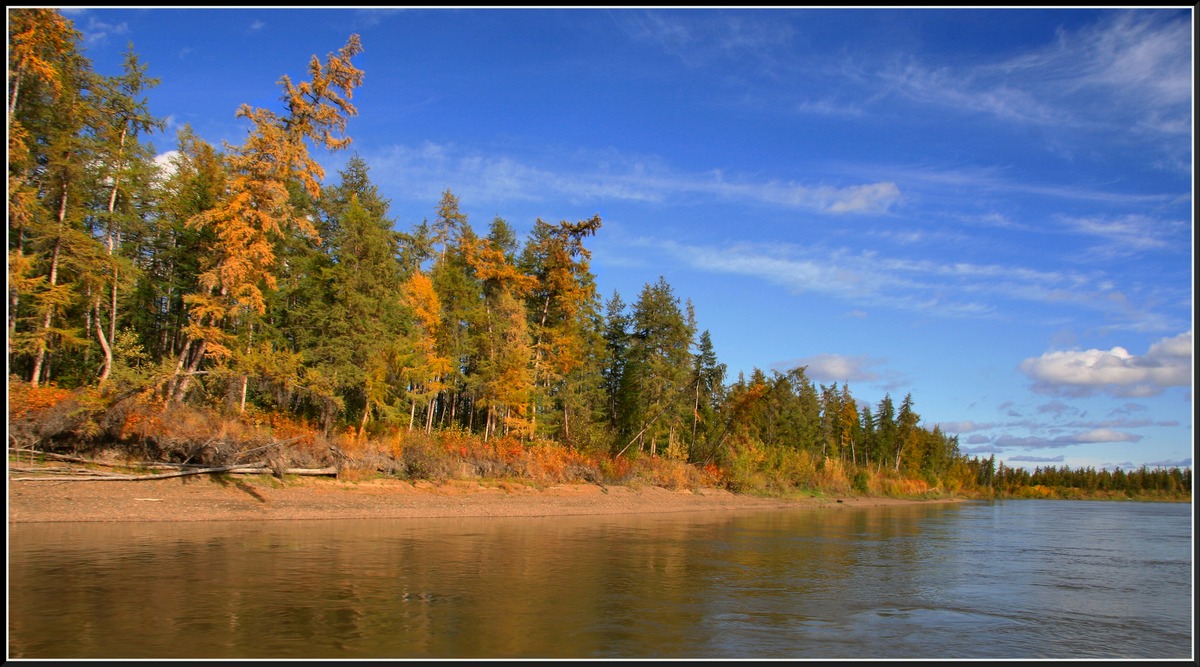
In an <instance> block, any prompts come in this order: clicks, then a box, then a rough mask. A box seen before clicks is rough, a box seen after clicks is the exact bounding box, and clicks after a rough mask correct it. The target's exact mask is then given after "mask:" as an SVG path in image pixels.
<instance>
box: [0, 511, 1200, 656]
mask: <svg viewBox="0 0 1200 667" xmlns="http://www.w3.org/2000/svg"><path fill="white" fill-rule="evenodd" d="M1191 526H1192V518H1191V506H1190V505H1187V504H1163V503H1116V502H1076V501H1005V502H997V503H961V504H936V505H918V506H903V507H880V508H844V509H821V510H813V509H807V510H782V511H775V510H771V511H754V512H745V513H719V514H704V513H698V514H690V513H689V514H670V515H659V516H647V515H638V516H626V517H565V518H554V517H540V518H510V519H499V518H487V519H391V520H352V521H301V522H283V521H270V522H234V523H227V524H220V523H190V522H189V523H176V524H161V523H157V524H97V523H88V524H82V523H81V524H13V525H10V526H9V657H11V658H519V657H534V658H572V657H574V658H813V659H816V658H855V657H858V658H1101V659H1103V658H1189V657H1191V656H1192V641H1193V639H1192V624H1193V618H1192V576H1191V572H1192V555H1191V551H1192V548H1191V542H1192V533H1191Z"/></svg>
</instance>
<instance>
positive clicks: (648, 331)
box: [622, 276, 694, 454]
mask: <svg viewBox="0 0 1200 667" xmlns="http://www.w3.org/2000/svg"><path fill="white" fill-rule="evenodd" d="M688 319H689V318H685V317H684V314H683V312H682V311H681V310H680V308H679V301H678V299H677V298H676V297H675V294H674V291H673V290H672V289H671V286H670V285H669V284H667V281H666V279H665V278H663V277H661V276H660V277H659V279H658V282H657V283H655V284H654V285H651V284H649V283H647V284H646V285H645V287H644V288H643V289H642V293H641V295H640V296H639V297H638V301H637V303H636V304H634V307H633V330H632V337H631V342H630V348H629V354H628V362H627V365H626V371H625V387H624V388H623V389H622V393H624V394H625V395H626V400H625V401H624V404H625V407H626V409H628V410H629V416H630V421H629V422H628V423H627V424H626V432H627V433H628V432H629V431H632V430H634V429H636V431H634V436H633V437H634V438H635V439H636V440H638V442H639V443H645V442H646V441H649V446H650V453H651V454H656V453H657V448H658V442H659V441H660V439H661V440H665V441H666V444H667V445H668V446H670V445H672V444H674V443H675V435H676V433H678V432H679V429H680V427H681V425H682V424H681V419H680V418H681V416H682V415H685V414H687V412H688V410H687V407H686V406H690V405H691V402H692V401H691V399H692V392H691V386H690V385H691V381H692V375H693V374H692V366H693V361H692V357H691V355H690V353H689V352H690V347H691V341H692V337H693V335H694V326H693V325H691V324H689V321H688ZM689 426H690V424H689ZM664 436H665V437H664ZM639 449H641V447H640V446H639Z"/></svg>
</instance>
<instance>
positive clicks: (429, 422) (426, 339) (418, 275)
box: [400, 271, 450, 431]
mask: <svg viewBox="0 0 1200 667" xmlns="http://www.w3.org/2000/svg"><path fill="white" fill-rule="evenodd" d="M400 298H401V301H402V302H403V303H404V305H405V306H407V307H408V308H409V310H410V311H411V312H412V314H413V319H414V320H416V326H415V329H414V331H413V332H412V333H411V334H410V337H409V339H408V340H406V341H401V342H400V345H401V346H402V347H403V348H404V354H403V358H405V359H406V360H407V361H406V363H405V366H406V368H405V372H404V373H403V377H404V379H405V383H406V387H405V389H406V390H407V391H408V394H409V398H410V401H411V408H410V412H409V421H408V429H409V430H410V431H411V430H412V427H413V422H414V420H415V419H416V411H417V404H418V403H423V404H424V405H425V406H426V411H425V430H426V431H431V430H432V429H433V412H434V406H433V399H434V398H435V397H436V396H437V395H438V394H439V393H440V392H441V391H442V389H443V386H442V385H443V380H442V379H443V378H444V377H445V376H446V374H447V373H448V372H449V370H450V360H449V359H447V358H446V357H443V356H439V355H438V352H437V337H438V329H439V327H441V326H442V306H441V303H440V301H439V299H438V295H437V291H436V290H434V288H433V280H431V279H430V277H429V275H428V274H425V273H422V272H420V271H415V272H413V274H412V275H411V276H410V277H409V279H408V280H407V281H405V283H404V285H403V287H402V288H401V297H400Z"/></svg>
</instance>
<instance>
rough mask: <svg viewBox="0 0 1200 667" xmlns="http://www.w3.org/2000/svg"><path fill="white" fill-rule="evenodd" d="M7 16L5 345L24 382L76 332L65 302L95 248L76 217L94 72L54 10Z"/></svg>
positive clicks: (80, 210)
mask: <svg viewBox="0 0 1200 667" xmlns="http://www.w3.org/2000/svg"><path fill="white" fill-rule="evenodd" d="M10 19H11V20H10V22H9V38H10V45H11V48H10V51H9V78H10V81H9V88H8V93H9V103H8V108H9V112H10V114H9V121H8V123H9V125H8V127H9V181H8V183H9V290H10V291H9V309H10V313H9V317H10V320H9V345H10V348H9V353H10V365H11V363H12V360H11V355H12V353H13V352H17V353H20V354H22V355H23V356H24V358H25V359H26V360H27V361H28V366H26V368H28V373H29V378H30V382H31V383H33V384H35V385H36V384H38V383H40V382H42V381H43V380H44V379H46V378H48V377H50V375H51V374H50V367H49V364H48V356H49V354H50V353H51V352H52V350H55V349H59V350H65V349H67V348H69V347H72V346H80V345H83V344H84V342H85V337H86V335H87V334H86V332H85V331H84V327H82V326H80V323H79V322H78V321H68V319H67V314H68V310H69V309H71V308H73V307H74V306H75V305H76V304H77V303H78V301H79V291H78V290H77V289H76V286H75V285H74V284H73V283H74V281H75V280H76V279H77V277H78V275H79V272H80V270H81V269H83V268H84V265H85V264H86V263H88V261H89V258H90V257H91V256H93V255H94V254H95V252H96V250H97V244H96V243H95V239H93V238H91V237H90V236H89V235H88V234H87V231H86V229H85V227H84V207H83V205H82V202H84V201H85V200H86V194H87V189H86V186H87V182H86V168H87V165H88V164H89V162H90V161H91V156H90V154H89V149H90V146H89V144H88V141H87V140H86V137H87V135H88V134H89V133H90V132H91V131H92V128H93V126H94V123H95V122H96V120H97V119H96V113H95V103H94V94H93V93H94V90H93V88H94V87H95V84H96V81H97V78H96V77H95V75H94V73H93V72H92V69H91V63H90V62H89V61H88V60H87V59H86V58H85V57H83V55H82V54H81V53H80V51H79V39H80V35H79V33H78V32H77V31H75V30H74V28H73V27H72V26H71V25H70V23H69V22H68V21H66V20H65V19H63V18H62V16H61V15H59V14H58V13H57V12H55V11H52V10H43V9H32V10H31V9H20V10H14V11H13V13H11V14H10Z"/></svg>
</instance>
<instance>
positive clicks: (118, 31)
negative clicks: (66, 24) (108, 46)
mask: <svg viewBox="0 0 1200 667" xmlns="http://www.w3.org/2000/svg"><path fill="white" fill-rule="evenodd" d="M86 19H87V20H86V21H79V20H78V19H76V21H75V27H76V28H77V29H79V31H80V32H81V33H82V34H83V41H84V44H86V45H87V46H97V45H100V44H104V43H106V42H108V40H109V38H110V37H117V36H120V35H124V34H126V33H128V32H129V25H128V24H127V23H125V22H123V21H122V22H120V23H108V22H105V21H101V20H100V19H98V18H96V16H94V15H91V14H89V15H86ZM80 23H82V25H80Z"/></svg>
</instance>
